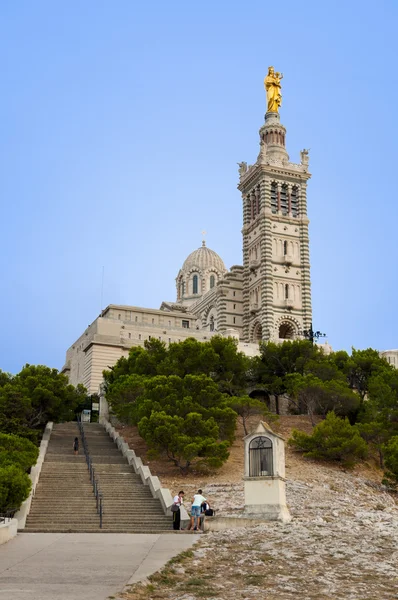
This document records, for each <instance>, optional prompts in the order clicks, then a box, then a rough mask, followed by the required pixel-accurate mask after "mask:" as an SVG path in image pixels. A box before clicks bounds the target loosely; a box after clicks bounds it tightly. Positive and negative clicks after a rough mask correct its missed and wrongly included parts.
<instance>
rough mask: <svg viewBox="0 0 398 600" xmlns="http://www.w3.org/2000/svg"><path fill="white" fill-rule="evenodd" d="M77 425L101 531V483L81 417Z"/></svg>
mask: <svg viewBox="0 0 398 600" xmlns="http://www.w3.org/2000/svg"><path fill="white" fill-rule="evenodd" d="M77 425H78V427H79V432H80V437H81V438H82V443H83V450H84V456H85V457H86V462H87V467H88V471H89V474H90V482H91V484H92V486H93V492H94V496H95V504H96V508H97V514H98V515H99V520H100V529H102V514H103V504H102V493H101V491H100V488H99V482H98V480H97V477H96V475H95V470H94V465H93V461H92V460H91V457H90V452H89V449H88V444H87V439H86V435H85V433H84V427H83V423H82V421H81V419H80V418H79V417H77Z"/></svg>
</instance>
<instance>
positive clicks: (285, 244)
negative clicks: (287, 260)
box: [283, 240, 287, 256]
mask: <svg viewBox="0 0 398 600" xmlns="http://www.w3.org/2000/svg"><path fill="white" fill-rule="evenodd" d="M286 254H287V241H286V240H285V241H284V242H283V256H286Z"/></svg>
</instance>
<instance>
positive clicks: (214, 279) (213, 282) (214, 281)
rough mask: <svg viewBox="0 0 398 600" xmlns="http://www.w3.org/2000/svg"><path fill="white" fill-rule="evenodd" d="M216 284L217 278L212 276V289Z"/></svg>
mask: <svg viewBox="0 0 398 600" xmlns="http://www.w3.org/2000/svg"><path fill="white" fill-rule="evenodd" d="M215 283H216V278H215V277H214V275H210V288H214V286H215Z"/></svg>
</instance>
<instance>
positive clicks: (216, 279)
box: [63, 113, 330, 393]
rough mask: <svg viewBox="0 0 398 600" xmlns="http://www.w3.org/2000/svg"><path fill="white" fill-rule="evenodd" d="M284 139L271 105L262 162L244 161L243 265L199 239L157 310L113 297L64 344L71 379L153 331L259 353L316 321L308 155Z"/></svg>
mask: <svg viewBox="0 0 398 600" xmlns="http://www.w3.org/2000/svg"><path fill="white" fill-rule="evenodd" d="M285 139H286V129H285V127H284V126H283V125H281V123H280V118H279V114H278V113H267V114H266V115H265V123H264V125H263V126H262V127H261V129H260V152H259V155H258V157H257V161H256V163H255V164H254V165H251V166H249V167H248V166H247V163H244V162H243V163H239V175H240V181H239V185H238V189H239V190H240V191H241V193H242V200H243V229H242V234H243V266H239V265H235V266H233V267H231V269H230V270H227V269H226V267H225V265H224V262H223V260H222V259H221V257H220V256H219V255H218V254H217V253H216V252H215V251H214V250H211V249H210V248H208V247H207V246H206V243H205V242H204V241H203V242H202V246H200V247H199V248H198V249H197V250H194V251H193V252H192V253H191V254H190V255H189V256H188V257H187V259H186V260H185V261H184V263H183V265H182V267H181V269H180V270H179V272H178V275H177V277H176V288H177V294H176V296H177V297H176V302H163V303H162V305H161V306H160V309H159V310H156V309H149V308H140V307H135V306H119V305H110V306H108V307H107V308H106V309H105V310H104V311H102V313H101V314H100V315H99V317H98V318H97V319H95V321H94V322H93V323H92V324H91V325H90V326H89V327H88V328H87V329H86V331H84V333H83V334H82V335H81V336H80V337H79V338H78V339H77V341H76V342H75V343H74V344H73V345H72V346H71V347H70V348H69V350H68V351H67V353H66V362H65V365H64V367H63V372H64V373H66V374H67V375H68V377H69V380H70V382H71V383H72V384H73V385H76V384H78V383H83V384H84V385H85V387H86V388H87V389H88V390H89V392H90V393H97V392H98V389H99V385H100V383H101V381H102V372H103V370H104V369H107V368H109V367H111V366H112V365H113V364H115V362H116V361H117V360H118V359H119V358H120V357H121V356H126V355H127V354H128V352H129V350H130V348H131V347H133V346H143V345H144V343H145V341H146V340H150V339H152V338H156V339H159V340H162V341H164V342H165V343H166V344H169V343H172V342H178V341H183V340H185V339H187V338H188V337H194V338H196V339H198V340H200V341H206V340H208V339H209V338H210V337H211V336H212V335H215V334H220V335H224V336H232V337H234V338H236V339H237V340H238V341H239V349H240V350H241V351H242V352H244V353H245V354H247V355H249V356H254V355H256V354H258V353H259V349H258V344H259V342H260V341H263V340H264V341H267V340H272V341H283V340H286V339H297V338H300V337H301V336H302V332H303V330H307V329H310V327H311V322H312V311H311V285H310V261H309V241H308V222H309V221H308V218H307V200H306V190H307V181H308V179H309V178H310V174H309V172H308V162H309V158H308V151H307V150H303V151H302V152H301V162H300V164H295V163H291V162H289V156H288V154H287V151H286V148H285ZM329 348H330V347H326V346H325V351H330V350H329Z"/></svg>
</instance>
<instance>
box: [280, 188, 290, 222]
mask: <svg viewBox="0 0 398 600" xmlns="http://www.w3.org/2000/svg"><path fill="white" fill-rule="evenodd" d="M287 209H288V205H287V185H282V187H281V211H282V214H283V215H287Z"/></svg>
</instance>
